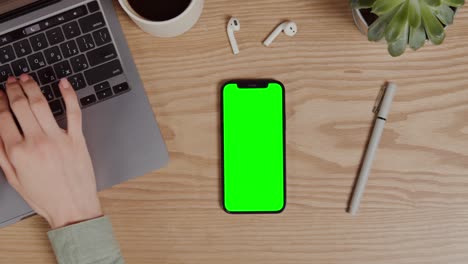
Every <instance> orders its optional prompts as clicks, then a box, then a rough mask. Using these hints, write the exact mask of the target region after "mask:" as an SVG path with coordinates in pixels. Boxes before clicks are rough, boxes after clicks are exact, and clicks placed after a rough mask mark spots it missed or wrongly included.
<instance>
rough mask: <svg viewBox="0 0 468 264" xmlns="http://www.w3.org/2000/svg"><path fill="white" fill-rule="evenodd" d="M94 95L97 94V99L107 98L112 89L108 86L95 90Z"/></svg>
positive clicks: (110, 94)
mask: <svg viewBox="0 0 468 264" xmlns="http://www.w3.org/2000/svg"><path fill="white" fill-rule="evenodd" d="M96 95H97V97H98V99H99V100H104V99H106V98H109V97H111V96H112V90H111V89H110V88H109V89H105V90H102V91H99V92H97V93H96Z"/></svg>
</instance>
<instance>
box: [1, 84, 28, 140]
mask: <svg viewBox="0 0 468 264" xmlns="http://www.w3.org/2000/svg"><path fill="white" fill-rule="evenodd" d="M0 138H1V139H2V140H3V143H4V144H5V146H6V147H7V148H8V146H11V145H14V144H16V143H18V142H20V141H21V140H23V136H21V134H20V132H19V130H18V127H17V126H16V123H15V121H14V119H13V115H12V114H11V112H10V107H9V105H8V98H7V96H6V94H5V93H4V92H3V91H1V90H0Z"/></svg>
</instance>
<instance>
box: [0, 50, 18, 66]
mask: <svg viewBox="0 0 468 264" xmlns="http://www.w3.org/2000/svg"><path fill="white" fill-rule="evenodd" d="M15 58H16V57H15V52H14V51H13V48H12V47H11V46H5V47H2V48H0V62H1V63H7V62H9V61H12V60H14V59H15Z"/></svg>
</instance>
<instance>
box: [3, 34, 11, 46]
mask: <svg viewBox="0 0 468 264" xmlns="http://www.w3.org/2000/svg"><path fill="white" fill-rule="evenodd" d="M12 41H13V38H12V37H11V36H10V35H3V36H0V46H3V45H5V44H8V43H11V42H12Z"/></svg>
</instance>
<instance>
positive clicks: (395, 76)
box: [0, 0, 468, 264]
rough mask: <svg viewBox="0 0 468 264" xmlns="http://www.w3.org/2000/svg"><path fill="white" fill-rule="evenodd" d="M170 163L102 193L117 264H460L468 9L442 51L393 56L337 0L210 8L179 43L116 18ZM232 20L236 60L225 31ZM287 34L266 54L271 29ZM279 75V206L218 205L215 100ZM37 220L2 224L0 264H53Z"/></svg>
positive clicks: (465, 214) (243, 0)
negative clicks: (368, 153)
mask: <svg viewBox="0 0 468 264" xmlns="http://www.w3.org/2000/svg"><path fill="white" fill-rule="evenodd" d="M118 13H119V16H120V20H121V22H122V24H123V27H124V31H125V34H126V35H127V39H128V41H129V45H130V49H131V51H132V53H133V55H134V57H135V61H136V64H137V65H138V69H139V70H140V73H141V76H142V79H143V81H144V83H145V86H146V90H147V92H148V95H149V97H150V100H151V103H152V105H153V109H154V111H155V113H156V114H157V119H158V121H159V123H160V125H161V127H162V131H163V134H164V137H165V139H166V140H167V144H168V148H169V151H170V155H171V162H170V164H169V166H168V167H167V168H165V169H163V170H160V171H158V172H154V173H151V174H148V175H145V176H144V177H140V178H137V179H136V180H133V181H131V182H127V183H124V184H121V185H119V186H117V187H115V188H113V189H111V190H107V191H104V192H102V193H101V198H102V203H103V207H104V210H105V212H106V213H107V214H108V215H109V216H110V217H111V218H112V221H113V224H114V228H115V232H116V236H117V238H118V239H119V241H120V243H121V246H122V251H123V254H124V256H125V258H126V260H127V262H128V263H138V264H143V263H174V264H182V263H183V264H189V263H216V264H229V263H233V264H238V263H243V264H247V263H249V264H250V263H267V264H270V263H278V264H294V263H308V264H310V263H319V264H325V263H333V264H334V263H346V264H350V263H358V264H362V263H372V264H374V263H389V264H394V263H412V264H416V263H418V264H419V263H421V264H428V263H444V264H446V263H450V264H454V263H466V261H467V259H468V169H467V167H468V121H467V116H468V89H467V84H468V80H466V78H467V74H468V73H467V72H468V56H467V47H466V45H467V44H466V43H468V34H467V33H468V32H467V30H466V28H467V26H468V13H467V12H466V10H465V9H463V10H461V12H460V13H459V14H458V17H457V19H456V24H455V25H454V26H452V27H450V28H449V31H448V36H447V40H446V42H445V43H444V44H443V46H438V47H436V46H428V47H425V48H424V49H422V50H421V51H419V52H407V53H406V54H405V55H404V56H402V57H400V58H396V59H395V58H391V57H390V56H389V55H387V52H386V47H385V45H383V44H375V43H369V42H367V40H366V38H365V37H364V36H362V35H360V33H359V32H358V31H357V29H356V28H355V26H354V24H353V20H352V17H351V14H350V10H349V8H348V1H347V0H326V1H319V0H256V1H248V0H240V1H234V2H233V1H228V0H217V1H214V0H211V1H210V0H209V1H207V3H206V8H205V11H204V14H203V16H202V18H201V20H200V21H199V23H198V24H197V25H196V26H195V28H194V29H193V30H191V31H190V32H189V33H187V34H185V35H183V36H181V37H178V38H173V39H160V38H153V37H151V36H149V35H147V34H145V33H143V32H142V31H140V30H139V29H138V28H137V27H136V26H135V25H134V24H133V23H132V22H131V21H130V20H129V18H128V17H126V16H125V15H124V14H123V12H122V10H121V9H120V8H118ZM229 15H236V16H237V17H238V18H239V19H240V21H241V24H242V30H241V31H240V32H239V33H238V34H237V39H238V42H239V44H240V48H241V53H240V55H239V56H233V55H232V54H231V51H230V47H229V45H228V41H227V37H226V33H225V24H226V22H227V19H228V16H229ZM288 18H290V19H293V20H295V21H296V22H297V23H298V25H299V33H298V35H297V36H296V37H294V38H287V37H285V36H281V37H280V38H279V39H278V40H277V41H276V42H275V43H274V45H273V47H272V48H264V47H263V46H262V45H261V42H262V40H263V39H264V38H265V37H266V36H267V34H268V33H269V32H270V31H271V30H272V29H273V27H274V26H275V25H276V24H277V23H279V22H281V21H282V20H283V19H288ZM240 77H242V78H261V77H265V78H275V79H278V80H281V81H282V82H283V83H284V84H285V86H286V90H287V160H288V206H287V210H286V211H285V212H284V213H283V214H281V215H235V216H233V215H228V214H226V213H224V212H223V210H222V209H221V208H220V195H219V193H220V172H219V163H220V158H219V157H220V153H219V136H220V134H219V121H218V120H219V99H218V95H219V90H220V85H221V83H222V82H223V81H224V80H229V79H235V78H240ZM385 80H394V81H396V82H397V83H398V84H399V86H400V89H399V92H398V94H397V97H396V102H395V104H394V107H393V109H392V112H391V115H390V119H389V122H388V125H387V127H386V131H385V134H384V139H383V142H382V145H381V148H380V150H379V153H378V157H377V160H376V162H375V166H374V170H373V172H372V175H371V179H370V182H369V185H368V188H367V190H366V193H365V196H364V200H363V204H362V210H361V212H360V214H359V216H358V217H355V218H353V217H351V216H350V215H349V214H347V213H345V208H346V206H347V201H348V198H349V194H350V191H351V187H352V185H353V182H354V180H355V176H356V173H357V171H358V167H359V162H360V159H361V155H362V153H363V150H364V146H365V143H366V140H367V137H368V132H369V129H370V127H371V125H372V117H373V115H372V112H371V110H372V106H373V104H374V100H375V98H376V96H377V94H378V92H379V87H380V86H381V85H382V83H383V82H384V81H385ZM46 231H47V225H46V223H45V222H44V221H43V220H42V219H41V218H39V217H33V218H30V219H28V220H25V221H23V222H20V223H18V224H16V225H14V226H11V227H8V228H4V229H1V230H0V262H1V263H24V264H27V263H54V256H53V254H52V251H51V248H50V246H49V244H48V240H47V236H46Z"/></svg>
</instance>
